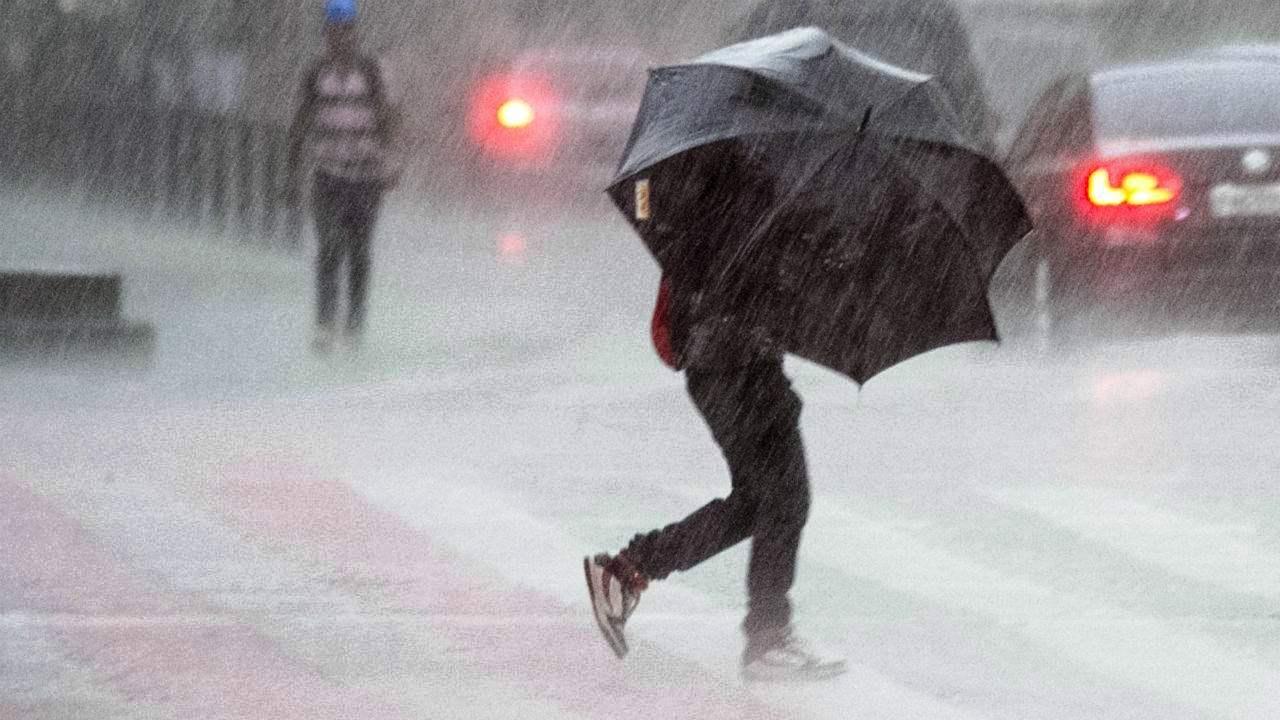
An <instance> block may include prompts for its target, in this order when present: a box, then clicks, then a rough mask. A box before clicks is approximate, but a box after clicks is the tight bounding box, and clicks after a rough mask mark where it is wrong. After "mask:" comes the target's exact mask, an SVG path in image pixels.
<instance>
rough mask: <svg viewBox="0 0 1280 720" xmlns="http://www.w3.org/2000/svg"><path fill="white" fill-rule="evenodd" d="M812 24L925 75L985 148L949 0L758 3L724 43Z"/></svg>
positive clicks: (982, 97)
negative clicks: (949, 99)
mask: <svg viewBox="0 0 1280 720" xmlns="http://www.w3.org/2000/svg"><path fill="white" fill-rule="evenodd" d="M807 25H815V26H817V27H821V28H822V29H824V30H826V31H827V32H829V33H831V34H832V35H834V36H835V37H837V38H839V39H840V40H841V41H842V42H844V43H846V44H848V45H850V46H852V47H854V48H857V49H858V50H861V51H862V52H865V53H868V54H871V55H874V56H876V57H878V58H880V59H881V60H885V61H887V62H890V63H893V64H895V65H898V66H900V67H905V68H908V69H910V70H915V71H916V72H922V73H928V74H930V75H934V76H936V77H937V78H938V81H939V82H940V83H941V84H942V86H943V87H945V88H946V89H947V90H948V91H949V92H950V94H951V96H952V98H953V99H954V101H955V103H956V107H957V109H958V110H959V111H960V114H961V116H962V117H963V118H964V119H965V120H966V122H967V123H968V125H969V127H968V130H969V131H970V133H971V134H972V136H973V137H976V138H980V139H982V140H983V141H984V142H986V143H988V145H990V144H991V143H993V139H994V136H995V133H996V130H997V127H996V125H997V123H996V121H995V115H994V113H993V112H992V110H991V108H990V106H989V104H988V98H987V94H986V91H985V89H984V87H983V83H982V78H981V74H980V72H979V70H978V66H977V63H976V62H975V61H974V57H973V50H972V46H971V41H970V37H969V32H968V29H967V28H966V27H965V24H964V19H963V18H962V17H961V15H960V13H959V12H958V11H957V10H956V9H955V8H954V7H953V6H952V5H951V3H950V1H949V0H859V1H858V2H842V1H841V0H762V1H761V2H758V3H757V4H756V5H755V6H753V8H752V9H751V11H750V12H749V13H748V14H747V15H746V16H745V17H743V18H742V19H741V21H739V22H737V23H735V24H733V25H731V27H730V29H729V36H728V37H727V38H726V40H727V41H728V42H738V41H742V40H750V39H753V38H758V37H763V36H765V35H770V34H773V33H776V32H782V31H784V30H790V29H792V28H796V27H803V26H807Z"/></svg>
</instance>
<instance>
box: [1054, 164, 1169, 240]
mask: <svg viewBox="0 0 1280 720" xmlns="http://www.w3.org/2000/svg"><path fill="white" fill-rule="evenodd" d="M1074 177H1075V179H1074V181H1073V183H1072V187H1073V190H1072V194H1073V196H1074V198H1075V204H1076V208H1077V210H1078V211H1079V216H1080V218H1081V219H1082V220H1083V221H1085V222H1086V223H1088V224H1090V225H1095V226H1102V227H1144V226H1154V225H1160V224H1163V223H1166V222H1169V221H1172V220H1173V219H1174V218H1176V217H1177V213H1178V207H1179V200H1180V199H1181V197H1182V178H1181V177H1180V176H1179V175H1178V174H1177V173H1176V172H1174V171H1173V170H1170V169H1169V168H1168V167H1166V166H1164V165H1163V164H1161V163H1159V162H1156V161H1153V160H1150V159H1147V158H1125V159H1119V160H1103V161H1100V162H1099V161H1095V162H1091V163H1088V164H1086V165H1083V166H1081V167H1080V172H1079V173H1078V174H1076V175H1075V176H1074Z"/></svg>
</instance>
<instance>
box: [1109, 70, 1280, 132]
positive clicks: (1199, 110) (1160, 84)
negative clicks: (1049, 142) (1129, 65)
mask: <svg viewBox="0 0 1280 720" xmlns="http://www.w3.org/2000/svg"><path fill="white" fill-rule="evenodd" d="M1094 92H1095V95H1096V98H1095V103H1096V112H1097V118H1098V120H1097V122H1098V133H1099V136H1100V137H1103V138H1106V139H1113V140H1118V139H1134V140H1142V139H1151V138H1160V137H1186V136H1195V135H1205V134H1242V135H1250V134H1268V133H1280V72H1275V65H1273V64H1265V63H1212V64H1206V65H1204V66H1193V65H1179V66H1176V67H1171V68H1167V69H1165V68H1162V69H1160V70H1157V71H1151V72H1146V73H1143V74H1142V75H1133V76H1123V77H1118V78H1117V77H1112V78H1105V79H1103V80H1100V81H1099V82H1098V83H1097V87H1096V88H1095V91H1094Z"/></svg>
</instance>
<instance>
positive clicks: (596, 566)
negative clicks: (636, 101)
mask: <svg viewBox="0 0 1280 720" xmlns="http://www.w3.org/2000/svg"><path fill="white" fill-rule="evenodd" d="M714 165H715V167H714V168H711V169H706V168H701V167H694V168H687V169H684V170H682V171H676V172H674V173H671V175H675V176H676V178H677V179H676V180H675V181H674V182H672V183H668V184H663V185H660V184H657V183H655V184H653V186H652V189H651V188H650V184H649V180H643V181H641V183H642V185H643V187H642V190H640V191H638V195H639V196H642V197H641V199H640V200H639V201H638V204H637V208H636V213H637V216H638V217H642V218H645V219H647V218H649V215H650V213H651V212H652V213H653V214H652V223H650V226H651V228H652V229H651V230H650V232H654V233H657V234H659V235H668V234H670V235H671V236H670V237H664V238H661V239H659V240H657V241H656V243H655V244H657V245H659V246H661V247H663V248H664V250H662V251H661V253H660V254H661V256H662V257H661V261H662V266H663V267H664V268H671V272H670V273H668V274H667V275H665V276H664V277H663V279H662V284H661V287H660V289H659V296H658V302H657V306H656V308H655V310H654V317H653V323H652V331H653V341H654V346H655V348H656V349H657V351H658V354H659V355H660V356H661V357H662V359H663V361H664V362H665V363H666V364H667V365H668V366H670V367H671V368H673V369H676V370H682V371H683V372H684V375H685V383H686V388H687V390H688V393H689V397H690V399H691V400H692V401H693V404H694V406H695V407H696V408H697V409H698V412H699V413H700V414H701V415H702V417H703V419H704V420H705V421H706V423H707V425H708V427H709V428H710V430H711V435H712V437H713V438H714V439H715V441H716V443H717V444H718V445H719V447H720V450H721V452H722V453H723V454H724V458H725V460H726V461H727V463H728V466H729V475H730V480H731V485H732V491H731V492H730V493H729V495H728V496H727V497H725V498H722V499H717V500H712V501H711V502H710V503H708V504H706V505H704V506H703V507H702V508H701V509H699V510H697V511H695V512H694V513H693V514H692V515H689V516H688V517H686V518H684V519H683V520H680V521H678V522H676V523H673V524H671V525H667V526H666V527H664V528H661V529H658V530H653V531H652V532H648V533H642V534H639V535H636V536H635V538H634V539H632V540H631V542H630V544H628V545H627V546H626V547H625V548H624V549H622V550H621V551H620V552H618V553H617V554H613V555H610V554H604V553H602V554H599V555H595V556H594V557H587V558H585V559H584V561H583V564H584V570H585V573H586V579H587V587H588V590H589V593H590V597H591V602H592V607H593V609H594V612H595V616H596V621H597V623H598V624H599V626H600V630H601V632H602V633H603V634H604V636H605V639H606V640H607V641H608V643H609V645H610V647H611V648H612V649H613V651H614V652H615V653H616V654H617V655H618V656H619V657H622V656H623V655H625V654H626V652H627V643H626V638H625V636H624V634H623V631H624V628H625V625H626V622H627V619H628V618H629V617H630V615H631V613H632V611H633V610H634V609H635V607H636V603H637V602H638V601H639V598H640V593H641V592H642V591H644V590H645V589H646V588H647V587H648V585H649V582H650V581H652V580H662V579H664V578H666V577H667V576H668V575H670V574H671V573H673V572H677V571H681V572H682V571H687V570H691V569H693V568H694V567H695V566H697V565H699V564H701V563H702V562H703V561H705V560H708V559H710V558H711V557H713V556H715V555H718V554H719V553H721V552H722V551H724V550H727V549H729V548H731V547H733V546H735V545H737V544H738V543H740V542H742V541H743V540H748V539H750V540H751V557H750V560H749V561H748V567H747V616H746V619H745V620H744V621H743V624H742V629H743V632H744V633H745V635H746V640H747V642H746V649H745V651H744V653H743V655H742V674H743V677H744V678H745V679H747V680H775V681H778V680H780V681H789V680H817V679H823V678H830V677H833V676H836V675H839V674H841V673H843V672H844V671H845V661H844V660H843V659H842V658H839V657H836V656H833V655H830V654H828V653H826V652H825V651H823V650H821V649H819V648H817V647H816V646H814V645H813V644H811V643H808V642H806V641H805V640H803V639H802V638H801V637H800V636H799V635H797V634H796V633H795V632H794V631H793V629H792V622H791V616H792V608H791V602H790V600H789V598H788V593H789V591H790V590H791V586H792V584H793V583H794V581H795V573H796V561H797V556H798V553H799V549H800V536H801V532H802V530H803V529H804V526H805V522H806V521H807V520H808V516H809V501H810V490H809V473H808V469H807V468H806V464H805V456H804V445H803V443H802V441H801V437H800V409H801V401H800V398H799V397H797V395H796V393H795V392H794V391H793V390H792V389H791V382H790V381H789V380H788V379H787V376H786V375H785V374H784V373H783V352H782V350H781V349H780V348H779V347H777V344H776V343H775V342H773V341H771V339H770V337H769V333H768V331H766V330H765V329H764V328H762V327H761V326H759V325H758V324H757V323H756V322H755V318H757V317H758V316H759V313H760V311H761V310H762V309H763V303H767V302H768V298H766V297H761V296H760V295H759V294H758V293H756V292H753V291H752V290H751V289H750V288H751V287H752V286H751V283H749V282H744V280H746V278H744V277H743V275H744V273H746V272H748V271H747V270H746V269H745V268H744V266H743V263H742V262H741V257H740V256H739V255H737V254H735V253H726V252H718V249H719V248H722V247H725V246H726V244H727V243H724V242H718V240H719V239H723V238H730V237H749V236H751V235H752V234H753V231H754V230H755V228H756V227H757V226H758V223H759V222H760V220H761V217H760V215H761V211H762V209H763V208H767V207H769V206H770V205H771V204H772V202H773V194H774V188H773V187H772V185H771V184H770V183H769V181H768V179H767V178H764V177H762V176H761V175H760V174H759V173H755V172H752V168H751V167H750V163H748V162H744V161H742V159H741V158H740V156H739V155H738V154H736V153H729V154H727V156H726V157H723V158H717V161H716V162H715V163H714ZM698 179H700V180H698ZM650 192H652V197H653V203H654V205H653V209H652V210H651V209H650V208H649V206H648V203H649V197H650ZM691 218H700V219H698V220H694V221H691ZM677 227H686V228H697V229H696V230H694V231H693V232H683V231H676V232H671V233H668V229H669V228H677ZM766 253H767V251H762V252H761V253H758V254H757V255H756V257H755V258H754V260H755V264H760V265H766V266H767V265H768V263H767V261H766V259H765V257H764V256H765V254H766Z"/></svg>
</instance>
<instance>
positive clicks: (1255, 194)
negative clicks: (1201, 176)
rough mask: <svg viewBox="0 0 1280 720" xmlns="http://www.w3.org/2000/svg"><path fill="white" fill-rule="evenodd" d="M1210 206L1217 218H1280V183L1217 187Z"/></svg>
mask: <svg viewBox="0 0 1280 720" xmlns="http://www.w3.org/2000/svg"><path fill="white" fill-rule="evenodd" d="M1209 204H1210V207H1211V210H1212V212H1213V216H1214V217H1216V218H1237V217H1280V183H1276V184H1272V185H1217V186H1215V187H1214V188H1213V190H1212V191H1210V193H1209Z"/></svg>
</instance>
